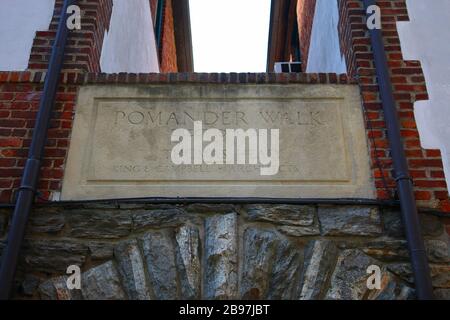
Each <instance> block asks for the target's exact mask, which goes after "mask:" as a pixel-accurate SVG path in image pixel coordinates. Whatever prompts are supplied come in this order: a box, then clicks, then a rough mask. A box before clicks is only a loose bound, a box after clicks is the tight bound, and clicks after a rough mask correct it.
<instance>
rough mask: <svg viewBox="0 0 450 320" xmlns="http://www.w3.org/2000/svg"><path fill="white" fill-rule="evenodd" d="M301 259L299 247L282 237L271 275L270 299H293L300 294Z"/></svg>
mask: <svg viewBox="0 0 450 320" xmlns="http://www.w3.org/2000/svg"><path fill="white" fill-rule="evenodd" d="M300 271H301V261H300V254H299V252H298V249H297V248H295V247H294V246H292V245H291V244H290V242H289V241H288V240H286V239H281V240H280V242H279V244H278V246H277V249H276V254H275V259H274V265H273V267H272V272H271V276H270V285H269V292H268V293H269V294H268V296H267V298H268V299H272V300H293V299H295V298H297V296H298V289H299V288H298V278H299V275H300Z"/></svg>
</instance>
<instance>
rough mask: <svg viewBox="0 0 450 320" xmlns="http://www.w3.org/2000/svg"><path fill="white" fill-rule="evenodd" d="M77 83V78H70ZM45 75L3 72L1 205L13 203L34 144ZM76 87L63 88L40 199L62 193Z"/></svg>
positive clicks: (51, 131) (0, 74)
mask: <svg viewBox="0 0 450 320" xmlns="http://www.w3.org/2000/svg"><path fill="white" fill-rule="evenodd" d="M70 78H72V79H75V77H74V76H72V77H70ZM43 80H44V74H43V73H42V72H0V202H1V203H8V202H11V201H13V189H14V191H15V190H16V188H17V187H18V186H19V185H20V179H21V177H22V171H23V167H24V164H25V160H26V157H27V155H28V147H29V145H30V143H31V136H32V130H33V128H34V124H35V118H36V114H37V111H38V109H39V100H40V98H41V92H42V88H43ZM76 92H77V87H76V86H72V85H70V86H61V87H60V89H59V92H58V94H57V97H56V102H55V109H54V117H53V120H52V121H51V123H50V129H49V131H48V141H47V148H46V150H45V159H44V161H43V163H42V170H41V179H40V183H39V194H38V197H39V198H40V199H44V200H46V199H48V198H49V197H50V192H51V191H59V190H60V189H61V179H62V177H63V168H64V162H65V158H66V153H67V148H68V146H69V137H70V131H71V128H72V114H73V109H74V102H75V96H76Z"/></svg>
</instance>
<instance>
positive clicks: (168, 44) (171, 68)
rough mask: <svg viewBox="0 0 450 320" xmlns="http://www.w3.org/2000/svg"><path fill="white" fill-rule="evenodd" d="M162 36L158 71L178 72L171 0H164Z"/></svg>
mask: <svg viewBox="0 0 450 320" xmlns="http://www.w3.org/2000/svg"><path fill="white" fill-rule="evenodd" d="M165 5H166V6H165V9H164V22H163V30H162V32H163V36H162V41H161V48H160V51H159V53H160V71H161V72H178V65H177V49H176V46H175V33H174V25H173V11H172V0H166V1H165Z"/></svg>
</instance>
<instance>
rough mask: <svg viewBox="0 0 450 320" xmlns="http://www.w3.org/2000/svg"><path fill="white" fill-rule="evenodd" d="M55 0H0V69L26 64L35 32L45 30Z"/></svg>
mask: <svg viewBox="0 0 450 320" xmlns="http://www.w3.org/2000/svg"><path fill="white" fill-rule="evenodd" d="M54 6H55V0H0V70H1V71H21V70H25V69H26V68H27V67H28V61H29V59H30V52H31V47H32V45H33V39H34V37H35V33H36V31H43V30H48V27H49V25H50V22H51V19H52V16H53V8H54Z"/></svg>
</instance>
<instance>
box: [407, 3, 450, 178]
mask: <svg viewBox="0 0 450 320" xmlns="http://www.w3.org/2000/svg"><path fill="white" fill-rule="evenodd" d="M407 6H408V12H409V16H410V21H409V22H398V31H399V35H400V42H401V46H402V51H403V56H404V59H405V60H420V61H421V63H422V67H423V70H424V73H425V79H426V83H427V89H428V93H429V96H430V100H427V101H418V102H416V103H415V104H414V113H415V116H416V121H417V125H418V128H419V133H420V140H421V143H422V146H423V147H424V148H426V149H440V150H441V151H442V154H443V160H444V166H445V174H446V179H447V184H448V185H449V186H450V1H449V0H432V1H424V0H407Z"/></svg>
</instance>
